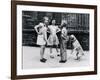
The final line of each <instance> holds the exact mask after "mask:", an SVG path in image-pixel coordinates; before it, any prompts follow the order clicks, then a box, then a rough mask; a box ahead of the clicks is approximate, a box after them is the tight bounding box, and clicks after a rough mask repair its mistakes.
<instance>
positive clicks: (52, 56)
mask: <svg viewBox="0 0 100 80" xmlns="http://www.w3.org/2000/svg"><path fill="white" fill-rule="evenodd" d="M52 47H53V46H50V58H54V55H53V53H52Z"/></svg>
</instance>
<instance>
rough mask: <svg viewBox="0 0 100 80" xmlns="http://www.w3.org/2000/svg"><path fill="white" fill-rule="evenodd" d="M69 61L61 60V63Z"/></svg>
mask: <svg viewBox="0 0 100 80" xmlns="http://www.w3.org/2000/svg"><path fill="white" fill-rule="evenodd" d="M66 61H67V60H60V61H59V63H65V62H66Z"/></svg>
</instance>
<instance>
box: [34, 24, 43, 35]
mask: <svg viewBox="0 0 100 80" xmlns="http://www.w3.org/2000/svg"><path fill="white" fill-rule="evenodd" d="M39 27H42V23H40V24H38V25H36V26H35V27H34V29H35V31H36V32H37V33H38V34H40V33H39V31H38V28H39Z"/></svg>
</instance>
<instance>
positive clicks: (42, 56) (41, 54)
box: [40, 45, 46, 62]
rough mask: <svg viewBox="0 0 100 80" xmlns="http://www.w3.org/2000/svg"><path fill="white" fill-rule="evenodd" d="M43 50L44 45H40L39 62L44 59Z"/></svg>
mask: <svg viewBox="0 0 100 80" xmlns="http://www.w3.org/2000/svg"><path fill="white" fill-rule="evenodd" d="M44 51H45V45H41V48H40V57H41V59H40V61H41V62H45V61H46V59H45V58H44Z"/></svg>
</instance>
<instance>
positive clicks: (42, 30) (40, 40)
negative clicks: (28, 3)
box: [35, 17, 49, 62]
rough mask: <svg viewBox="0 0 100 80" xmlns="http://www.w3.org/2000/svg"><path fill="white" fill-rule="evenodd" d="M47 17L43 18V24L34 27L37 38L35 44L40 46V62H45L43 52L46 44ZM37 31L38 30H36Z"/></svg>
mask: <svg viewBox="0 0 100 80" xmlns="http://www.w3.org/2000/svg"><path fill="white" fill-rule="evenodd" d="M48 20H49V19H48V17H44V22H43V23H39V24H38V25H36V26H35V30H36V32H37V33H38V36H37V44H38V45H40V47H41V48H40V56H41V59H40V61H41V62H46V59H45V58H44V51H45V45H46V42H47V26H48ZM38 29H39V30H38Z"/></svg>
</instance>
